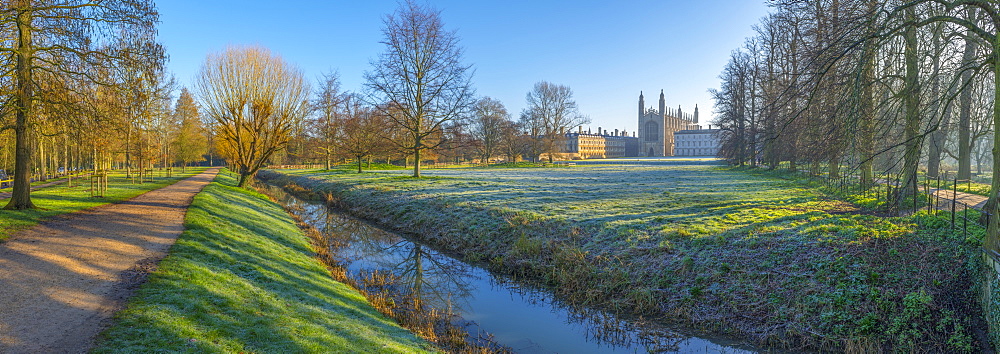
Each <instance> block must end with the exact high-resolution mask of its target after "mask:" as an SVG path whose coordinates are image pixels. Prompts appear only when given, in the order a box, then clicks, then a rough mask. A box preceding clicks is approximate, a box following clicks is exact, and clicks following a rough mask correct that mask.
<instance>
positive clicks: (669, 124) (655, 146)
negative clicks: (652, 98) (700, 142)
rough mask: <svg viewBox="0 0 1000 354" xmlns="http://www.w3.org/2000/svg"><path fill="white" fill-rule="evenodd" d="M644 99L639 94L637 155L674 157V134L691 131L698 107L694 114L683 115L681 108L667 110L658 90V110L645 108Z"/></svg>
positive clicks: (664, 100)
mask: <svg viewBox="0 0 1000 354" xmlns="http://www.w3.org/2000/svg"><path fill="white" fill-rule="evenodd" d="M645 105H646V101H645V98H644V97H643V96H642V92H640V93H639V155H641V156H650V157H652V156H674V148H675V147H676V146H675V145H676V144H675V142H674V133H675V132H677V131H681V130H686V129H692V128H694V127H696V126H697V124H698V106H697V105H695V106H694V114H691V113H684V112H683V111H681V107H680V106H677V109H676V110H674V109H672V108H667V106H666V105H667V103H666V99H665V97H664V96H663V91H662V90H660V105H659V109H653V108H652V107H649V108H646V106H645Z"/></svg>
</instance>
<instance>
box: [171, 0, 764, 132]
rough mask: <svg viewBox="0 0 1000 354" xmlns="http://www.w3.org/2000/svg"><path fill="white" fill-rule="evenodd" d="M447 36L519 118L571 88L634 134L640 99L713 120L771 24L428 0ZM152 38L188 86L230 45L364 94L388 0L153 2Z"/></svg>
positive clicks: (647, 6)
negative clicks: (542, 91)
mask: <svg viewBox="0 0 1000 354" xmlns="http://www.w3.org/2000/svg"><path fill="white" fill-rule="evenodd" d="M427 4H429V5H431V6H432V7H434V8H437V9H438V10H441V12H442V17H443V19H444V23H445V27H446V28H447V29H450V30H455V31H457V33H458V36H459V38H461V44H462V46H463V47H464V48H465V60H466V62H467V63H470V64H472V65H473V67H474V68H475V70H476V73H475V76H474V77H473V84H474V85H475V87H476V90H477V93H478V94H479V95H480V96H490V97H493V98H496V99H499V100H501V101H502V102H503V103H504V104H505V105H506V106H507V109H508V110H510V112H511V114H512V116H513V117H514V118H515V119H516V118H517V116H518V114H519V112H520V111H521V109H523V108H524V105H525V103H524V96H525V94H526V93H527V92H528V91H529V90H531V88H532V85H533V84H534V83H535V82H538V81H541V80H545V81H550V82H553V83H557V84H562V85H567V86H569V87H570V88H571V89H572V90H573V93H574V97H575V98H576V101H577V103H578V104H579V106H580V110H581V112H582V113H583V114H585V115H588V116H590V118H591V119H592V121H593V123H592V124H591V126H592V127H594V128H595V129H596V128H597V127H603V128H606V129H615V128H618V129H623V128H624V129H628V130H629V131H634V130H635V129H636V115H637V112H636V110H637V103H636V102H637V100H638V96H639V91H640V90H641V91H643V92H644V93H645V95H646V105H647V106H653V105H656V101H657V99H658V96H659V93H660V90H661V89H663V90H664V92H665V93H666V97H667V106H669V107H677V105H681V106H682V108H683V109H684V111H686V112H690V111H692V109H693V108H694V105H695V104H698V105H699V109H700V112H701V117H702V121H705V120H706V118H707V117H710V116H712V115H713V114H712V104H713V103H712V100H711V98H710V96H709V94H708V92H707V90H708V89H709V88H712V87H718V84H719V79H718V76H719V73H720V72H721V71H722V68H723V66H724V65H725V64H726V61H727V60H728V58H729V54H730V52H732V51H733V50H734V49H736V48H737V47H739V46H740V45H742V43H743V42H744V40H745V38H746V37H748V36H751V35H752V34H753V30H752V28H751V26H752V25H754V24H755V23H757V22H758V21H759V19H760V18H761V17H763V16H765V15H766V14H767V11H768V8H767V7H766V6H765V5H764V1H763V0H704V1H690V0H651V1H610V0H603V1H587V0H584V1H562V0H560V1H555V0H552V1H546V0H534V1H531V0H527V1H522V0H512V1H479V0H429V1H427ZM159 7H160V14H161V20H162V23H161V24H160V27H159V28H160V38H161V40H162V41H163V43H164V44H165V45H166V47H167V53H168V54H169V55H170V64H169V65H170V66H169V68H170V70H171V71H172V72H173V73H174V74H175V75H176V77H177V79H178V82H179V83H180V84H181V85H184V86H187V87H191V86H192V85H191V84H192V82H193V80H194V77H195V75H196V74H197V73H198V70H199V68H200V66H201V64H202V62H203V61H204V59H205V56H206V54H208V53H210V52H216V51H219V50H221V49H223V48H225V47H226V46H227V45H230V44H259V45H262V46H265V47H268V48H270V49H271V50H272V51H273V52H276V53H279V54H281V55H282V56H283V57H284V58H285V60H287V61H289V62H291V63H293V64H295V65H297V66H299V67H300V68H302V70H303V71H304V72H305V74H306V75H307V76H308V77H310V78H317V77H319V76H320V75H321V74H322V73H324V72H327V71H332V70H337V71H339V72H340V75H341V81H342V82H343V86H344V88H345V89H347V90H361V89H362V85H363V78H362V74H363V73H364V71H365V70H369V67H370V59H371V58H374V57H375V56H376V55H378V53H380V52H381V51H382V50H383V45H382V44H380V43H379V41H380V40H381V39H382V34H381V28H382V19H383V18H384V16H385V15H386V14H388V13H391V12H392V11H393V10H395V9H396V8H397V7H398V3H397V2H396V1H390V0H363V1H359V0H315V1H306V0H284V1H273V0H268V1H263V0H197V1H195V0H167V1H159Z"/></svg>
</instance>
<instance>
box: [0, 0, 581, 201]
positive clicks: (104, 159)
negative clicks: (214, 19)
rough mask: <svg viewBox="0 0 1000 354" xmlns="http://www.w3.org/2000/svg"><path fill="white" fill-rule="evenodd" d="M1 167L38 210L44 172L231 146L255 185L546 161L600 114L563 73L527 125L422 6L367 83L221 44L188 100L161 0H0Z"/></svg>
mask: <svg viewBox="0 0 1000 354" xmlns="http://www.w3.org/2000/svg"><path fill="white" fill-rule="evenodd" d="M0 3H2V4H3V5H4V6H3V7H2V8H0V15H2V16H0V33H2V34H3V35H0V67H2V68H3V71H0V97H2V98H3V100H2V105H0V169H3V170H6V171H7V172H10V173H11V174H12V175H13V178H14V183H13V190H14V193H13V194H14V196H13V198H11V200H10V202H9V203H8V204H7V206H6V207H7V208H12V209H26V208H33V207H34V205H33V203H32V202H31V197H30V189H29V188H28V187H29V185H30V182H31V178H32V176H33V175H38V176H45V175H47V174H48V172H49V171H53V170H56V169H59V168H60V167H61V168H65V169H68V170H78V169H84V168H87V169H92V170H93V171H94V172H98V171H105V170H109V169H119V168H120V169H124V170H125V171H126V172H127V173H128V175H130V176H136V177H138V178H139V180H140V181H141V180H142V178H143V177H144V175H145V174H147V173H148V172H149V171H150V170H151V169H152V168H154V167H167V166H173V165H174V164H177V163H180V164H182V165H187V164H188V163H190V162H194V161H200V160H202V159H203V158H204V156H206V155H205V153H206V152H207V150H209V149H212V150H213V154H209V155H207V157H208V158H209V159H210V160H211V159H214V153H217V154H218V155H219V156H221V157H223V158H225V160H226V161H227V163H228V164H229V165H230V166H231V167H232V168H233V169H234V170H235V171H237V172H239V174H240V184H241V185H246V184H247V183H249V181H250V180H251V177H252V176H253V175H254V174H255V173H256V171H257V170H259V169H260V168H262V167H263V166H265V165H266V164H268V163H273V162H278V161H281V162H305V161H310V160H311V161H317V160H320V161H325V162H326V164H327V166H329V165H330V163H331V162H332V161H334V160H339V159H345V158H347V159H353V160H356V161H358V163H359V168H360V163H361V161H362V160H365V159H368V160H369V161H370V160H371V159H372V158H379V159H382V158H385V159H387V160H394V159H395V160H401V161H403V163H404V164H408V161H412V166H413V175H414V176H420V168H421V163H422V162H423V161H425V160H427V159H428V158H430V159H435V158H437V159H442V158H443V159H454V160H473V159H478V160H480V161H483V162H488V161H490V160H492V159H494V158H497V157H498V156H503V157H504V158H505V160H507V161H513V160H516V159H517V158H519V157H521V156H523V157H527V158H530V159H532V160H534V159H537V158H539V156H541V155H543V154H545V153H548V156H549V159H550V160H551V158H552V155H553V154H555V153H558V152H559V149H561V148H562V144H561V143H562V140H561V139H562V136H563V133H564V132H565V131H568V130H571V129H572V128H573V127H575V126H578V125H580V124H584V123H586V122H587V119H586V117H584V116H582V115H581V114H580V113H579V112H578V110H577V106H576V103H575V102H574V101H573V98H572V91H571V90H570V89H569V88H568V87H566V86H562V85H556V84H552V83H548V82H539V83H538V84H536V85H535V87H534V89H533V90H532V91H531V92H530V93H528V95H527V103H528V108H526V109H525V110H524V111H523V112H522V113H521V117H520V119H519V120H518V121H516V122H515V121H514V120H512V119H511V117H510V114H509V113H508V112H507V109H506V108H505V107H504V105H503V104H502V103H501V102H499V101H497V100H494V99H491V98H477V97H475V92H474V90H473V88H472V84H471V75H472V69H471V66H469V65H467V64H464V63H463V60H462V49H461V47H460V46H459V39H458V37H457V35H456V34H455V33H454V32H451V31H447V30H445V28H444V25H443V22H442V20H441V16H440V13H439V12H438V11H436V10H434V9H431V8H428V7H424V6H420V5H418V4H416V3H415V2H412V1H410V2H406V3H403V4H401V6H400V8H399V9H398V10H397V11H396V12H395V13H393V14H391V15H388V16H386V18H385V20H384V27H383V34H384V40H383V43H384V44H385V51H384V52H383V53H381V54H380V55H379V56H378V57H377V59H375V60H373V62H372V69H371V70H370V71H369V72H366V73H365V78H366V85H365V89H364V90H363V92H362V93H350V92H342V91H341V89H340V84H339V81H338V78H337V75H335V74H330V75H326V76H324V77H323V78H322V79H321V80H320V83H319V89H318V90H316V92H315V93H316V94H315V95H311V91H312V90H311V89H310V85H309V83H308V82H307V80H306V79H305V78H304V75H303V74H302V72H301V71H300V70H299V69H297V68H295V67H294V66H292V65H291V64H289V63H287V62H285V61H284V60H283V59H282V58H281V57H280V56H279V55H277V54H274V53H271V52H270V51H268V50H267V49H265V48H261V47H253V46H251V47H230V48H227V49H225V50H223V51H221V52H219V53H215V54H211V55H209V56H208V58H207V59H206V61H205V63H204V65H203V66H202V69H201V72H200V74H199V76H198V78H197V82H196V83H195V85H196V87H195V90H194V91H195V94H196V95H197V100H196V98H195V95H193V94H192V93H191V92H189V91H188V90H186V89H182V90H181V91H180V94H179V98H178V99H177V101H176V103H174V102H171V97H172V96H173V94H174V91H175V85H174V83H173V80H172V78H170V77H169V75H168V74H167V73H166V72H165V64H166V60H167V59H166V54H165V53H164V50H163V47H162V46H161V45H160V44H159V43H158V42H157V39H156V27H155V24H156V23H157V22H158V17H159V15H158V13H157V12H156V7H155V4H154V2H153V1H152V0H107V1H100V2H96V3H95V2H92V1H86V0H61V1H37V0H8V1H2V2H0Z"/></svg>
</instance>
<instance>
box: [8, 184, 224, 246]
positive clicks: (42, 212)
mask: <svg viewBox="0 0 1000 354" xmlns="http://www.w3.org/2000/svg"><path fill="white" fill-rule="evenodd" d="M206 169H207V168H205V167H200V168H189V169H188V171H187V172H186V173H176V174H174V175H173V176H172V177H153V178H152V181H148V180H147V181H146V183H143V184H138V183H135V184H133V183H132V182H131V180H130V179H128V178H125V174H124V172H121V171H118V172H113V173H111V174H110V175H109V176H108V190H107V193H106V194H105V196H104V197H103V198H95V197H91V196H90V184H89V181H90V179H89V178H79V179H78V178H74V179H73V186H72V187H70V186H69V185H68V184H66V183H62V184H58V185H55V186H51V187H45V188H42V189H38V190H35V191H32V192H31V200H32V201H33V202H34V203H35V206H36V207H38V209H34V210H2V209H0V241H3V240H4V239H6V238H7V237H10V235H12V234H14V233H15V232H17V231H19V230H23V229H26V228H29V227H31V226H34V225H35V224H38V223H39V222H40V221H42V220H45V219H47V218H50V217H53V216H56V215H60V214H65V213H72V212H76V211H80V210H84V209H90V208H93V207H96V206H100V205H104V204H109V203H116V202H120V201H123V200H127V199H131V198H133V197H135V196H138V195H140V194H143V193H146V192H148V191H151V190H154V189H158V188H163V187H166V186H168V185H171V184H173V183H175V182H177V181H180V180H182V179H184V178H187V177H191V176H194V175H196V174H198V173H201V172H204V171H205V170H206ZM40 183H44V182H40ZM7 201H8V199H0V207H2V206H3V205H6V203H7Z"/></svg>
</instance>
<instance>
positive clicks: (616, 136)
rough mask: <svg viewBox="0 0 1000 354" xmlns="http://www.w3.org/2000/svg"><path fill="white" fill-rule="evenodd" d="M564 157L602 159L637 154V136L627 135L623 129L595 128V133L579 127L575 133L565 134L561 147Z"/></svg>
mask: <svg viewBox="0 0 1000 354" xmlns="http://www.w3.org/2000/svg"><path fill="white" fill-rule="evenodd" d="M562 152H563V158H565V159H603V158H614V157H635V156H639V138H636V137H634V136H628V134H627V133H625V131H620V132H619V131H618V130H617V129H615V131H614V132H611V131H607V130H604V131H602V130H601V128H597V133H596V134H594V133H591V132H590V131H589V130H588V131H587V132H584V131H583V129H582V128H581V129H580V130H579V131H578V132H576V133H567V134H566V144H565V146H564V148H563V151H562Z"/></svg>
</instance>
